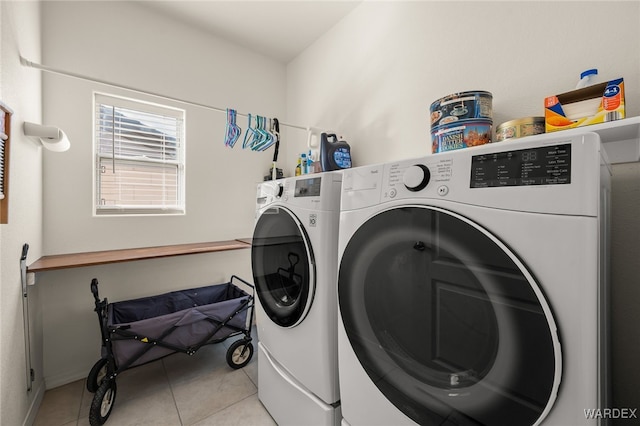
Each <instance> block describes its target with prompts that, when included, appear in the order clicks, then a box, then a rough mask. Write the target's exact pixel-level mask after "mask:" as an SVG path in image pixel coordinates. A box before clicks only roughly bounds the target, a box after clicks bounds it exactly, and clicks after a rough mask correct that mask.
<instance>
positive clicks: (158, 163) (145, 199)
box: [94, 93, 185, 215]
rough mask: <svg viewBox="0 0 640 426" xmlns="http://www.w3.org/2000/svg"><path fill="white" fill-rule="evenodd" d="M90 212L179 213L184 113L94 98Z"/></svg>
mask: <svg viewBox="0 0 640 426" xmlns="http://www.w3.org/2000/svg"><path fill="white" fill-rule="evenodd" d="M94 105H95V138H94V141H95V142H94V143H95V156H96V157H95V212H96V214H97V215H118V214H183V213H184V211H185V202H184V157H185V156H184V115H185V112H184V110H180V109H176V108H171V107H167V106H162V105H157V104H151V103H146V102H141V101H136V100H132V99H125V98H119V97H114V96H109V95H104V94H100V93H96V94H95V102H94Z"/></svg>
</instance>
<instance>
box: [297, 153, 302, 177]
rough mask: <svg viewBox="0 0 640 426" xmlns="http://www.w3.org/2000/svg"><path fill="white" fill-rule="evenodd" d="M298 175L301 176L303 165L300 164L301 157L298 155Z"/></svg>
mask: <svg viewBox="0 0 640 426" xmlns="http://www.w3.org/2000/svg"><path fill="white" fill-rule="evenodd" d="M295 174H296V176H300V175H301V174H302V167H301V166H300V157H298V164H297V165H296V173H295Z"/></svg>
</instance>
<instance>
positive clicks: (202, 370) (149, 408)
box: [34, 327, 276, 426]
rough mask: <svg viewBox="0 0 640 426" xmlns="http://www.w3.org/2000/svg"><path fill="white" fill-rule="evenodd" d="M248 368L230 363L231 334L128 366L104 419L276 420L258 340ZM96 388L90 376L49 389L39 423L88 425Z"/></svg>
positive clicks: (209, 424)
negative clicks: (90, 386) (265, 398)
mask: <svg viewBox="0 0 640 426" xmlns="http://www.w3.org/2000/svg"><path fill="white" fill-rule="evenodd" d="M255 334H256V333H255V327H254V332H253V336H254V339H253V342H252V343H253V345H254V354H253V358H252V359H251V362H250V363H249V364H248V365H247V366H246V367H244V368H242V369H239V370H233V369H231V368H230V367H229V366H228V365H227V361H226V353H227V348H228V346H229V344H231V343H233V341H234V340H235V339H236V338H230V339H229V340H227V341H224V342H222V343H219V344H215V345H208V346H204V347H202V348H201V349H200V350H199V351H198V352H196V354H195V355H193V356H188V355H185V354H182V353H176V354H173V355H170V356H168V357H166V358H163V359H161V360H157V361H154V362H151V363H149V364H146V365H143V366H140V367H136V368H132V369H130V370H126V371H124V372H123V373H122V374H121V375H120V376H119V377H118V379H117V382H116V384H117V386H118V388H117V396H116V400H115V403H114V406H113V410H112V411H111V415H110V417H109V419H108V420H107V422H106V423H105V425H107V426H129V425H152V426H192V425H197V426H213V425H252V426H253V425H255V426H262V425H264V426H267V425H275V424H276V423H275V422H274V421H273V419H272V418H271V416H270V415H269V413H268V412H267V410H266V409H265V408H264V406H263V405H262V403H260V401H259V400H258V387H257V386H258V352H257V349H258V340H257V338H255V337H256V335H255ZM92 398H93V394H92V393H90V392H88V391H87V389H86V385H85V380H79V381H77V382H73V383H69V384H67V385H64V386H61V387H58V388H55V389H50V390H48V391H46V392H45V394H44V399H43V401H42V405H41V406H40V409H39V411H38V414H37V416H36V420H35V423H34V426H72V425H76V426H86V425H89V407H90V405H91V400H92Z"/></svg>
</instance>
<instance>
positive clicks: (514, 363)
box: [338, 206, 562, 425]
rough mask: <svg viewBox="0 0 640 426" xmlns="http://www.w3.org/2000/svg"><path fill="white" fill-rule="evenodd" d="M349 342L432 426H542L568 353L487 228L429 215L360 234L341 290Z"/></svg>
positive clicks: (376, 376)
mask: <svg viewBox="0 0 640 426" xmlns="http://www.w3.org/2000/svg"><path fill="white" fill-rule="evenodd" d="M338 296H339V305H340V313H341V316H342V320H343V324H344V327H345V332H346V334H347V337H348V338H349V342H350V344H351V347H352V349H353V351H354V352H355V355H356V357H357V358H358V361H359V362H360V364H361V365H362V368H363V369H364V370H365V371H366V373H367V374H368V376H369V378H370V379H371V381H372V382H373V383H374V384H375V386H376V387H377V388H378V389H379V390H380V392H382V394H383V395H384V396H385V397H386V398H387V399H388V400H389V401H390V402H391V403H393V404H394V405H395V406H396V407H397V408H398V409H399V410H400V411H401V412H403V413H404V414H405V415H406V416H407V417H409V418H411V419H412V420H413V421H415V422H416V423H419V424H422V425H443V424H446V425H449V424H452V425H453V424H465V425H467V424H469V425H479V424H483V425H533V424H537V423H538V422H540V421H541V420H542V419H543V418H544V417H545V416H546V415H547V413H548V412H549V410H550V409H551V407H552V405H553V403H554V401H555V398H556V394H557V390H558V386H559V383H560V372H561V359H562V358H561V354H560V345H559V341H558V336H557V331H556V326H555V321H554V319H553V316H552V314H551V309H550V307H549V305H548V303H547V302H546V301H545V299H544V296H543V294H542V292H541V290H540V288H539V287H538V285H537V284H536V282H535V280H534V278H533V276H532V275H531V274H530V273H529V272H528V271H527V270H526V268H525V267H524V265H523V264H522V262H521V261H520V260H519V259H518V258H517V257H516V256H515V255H514V254H513V253H512V252H511V251H510V250H509V248H508V247H506V246H505V245H504V244H503V243H501V242H500V241H499V240H498V239H497V238H496V237H495V236H493V235H492V234H490V233H489V232H488V231H487V230H486V229H484V228H482V227H480V226H479V225H477V224H475V223H474V222H472V221H470V220H468V219H467V218H465V217H463V216H460V215H458V214H455V213H453V212H450V211H447V210H443V209H439V208H433V207H425V206H407V207H401V208H394V209H390V210H387V211H383V212H381V213H379V214H377V215H376V216H374V217H372V218H371V219H369V220H368V221H366V222H365V223H364V224H363V225H362V226H361V227H360V228H358V230H357V231H356V232H355V233H354V235H353V236H352V238H351V239H350V241H349V243H348V244H347V246H346V248H345V251H344V254H343V257H342V259H341V264H340V270H339V281H338Z"/></svg>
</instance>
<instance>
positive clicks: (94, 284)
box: [91, 278, 100, 303]
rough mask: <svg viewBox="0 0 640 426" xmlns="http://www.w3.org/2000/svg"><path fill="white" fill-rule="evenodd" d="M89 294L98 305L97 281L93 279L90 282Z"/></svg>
mask: <svg viewBox="0 0 640 426" xmlns="http://www.w3.org/2000/svg"><path fill="white" fill-rule="evenodd" d="M91 293H92V294H93V298H94V299H96V303H100V298H99V297H98V279H97V278H94V279H92V280H91Z"/></svg>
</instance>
